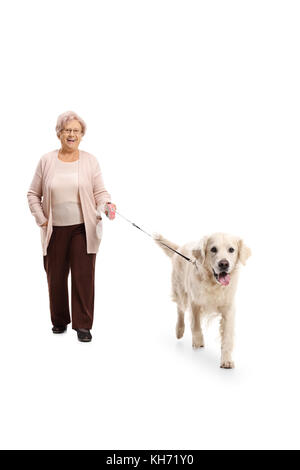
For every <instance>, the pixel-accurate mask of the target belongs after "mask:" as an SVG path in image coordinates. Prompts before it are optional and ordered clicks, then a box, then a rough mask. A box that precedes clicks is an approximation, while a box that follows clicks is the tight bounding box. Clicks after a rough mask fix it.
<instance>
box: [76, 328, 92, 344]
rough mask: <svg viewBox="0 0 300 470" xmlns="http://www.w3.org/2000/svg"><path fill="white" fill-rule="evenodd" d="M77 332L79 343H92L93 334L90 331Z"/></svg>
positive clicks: (80, 330) (81, 330)
mask: <svg viewBox="0 0 300 470" xmlns="http://www.w3.org/2000/svg"><path fill="white" fill-rule="evenodd" d="M76 331H77V338H78V341H81V342H82V343H89V342H90V341H92V335H91V332H90V330H85V329H83V328H82V329H81V328H80V329H79V330H76Z"/></svg>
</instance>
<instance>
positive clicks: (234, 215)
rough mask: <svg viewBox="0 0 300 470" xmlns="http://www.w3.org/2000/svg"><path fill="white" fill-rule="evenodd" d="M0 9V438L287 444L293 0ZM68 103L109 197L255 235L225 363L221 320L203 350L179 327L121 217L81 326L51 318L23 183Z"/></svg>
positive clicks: (293, 358) (147, 246) (293, 282)
mask: <svg viewBox="0 0 300 470" xmlns="http://www.w3.org/2000/svg"><path fill="white" fill-rule="evenodd" d="M0 23H1V24H0V43H1V49H2V50H1V62H2V63H1V69H2V72H1V90H0V93H1V113H0V119H1V122H0V125H1V131H2V132H1V134H2V139H1V165H2V171H1V214H2V229H1V254H2V256H1V271H2V280H1V292H2V295H1V340H0V347H1V351H0V353H1V387H0V394H1V399H0V407H1V410H0V413H1V420H0V428H1V429H0V430H1V438H0V442H1V447H2V448H6V449H76V448H78V449H249V448H250V449H254V448H256V449H263V448H270V449H276V448H284V449H288V448H299V437H298V429H299V419H300V413H299V396H300V386H299V385H300V384H299V362H300V361H299V331H300V319H299V313H300V312H299V300H298V299H299V291H300V288H299V270H300V258H299V235H300V233H299V228H298V210H299V209H298V207H299V204H298V188H299V178H300V176H299V172H298V158H299V109H300V107H299V104H300V103H299V99H300V92H299V90H300V87H299V83H300V67H299V44H300V42H299V41H300V29H299V24H300V8H299V2H297V1H287V0H285V1H275V0H272V1H264V0H259V1H255V0H251V1H242V0H237V1H212V0H210V1H191V0H184V1H183V0H182V1H177V0H173V1H167V0H159V1H156V0H151V1H144V0H139V1H131V0H128V1H127V0H124V1H114V0H109V1H99V0H97V1H96V0H95V1H91V0H86V1H85V2H82V1H77V0H72V1H66V0H60V1H54V0H52V1H51V2H50V1H48V2H46V1H43V2H41V1H34V0H27V1H26V2H23V1H10V2H2V3H1V11H0ZM70 109H71V110H74V111H76V112H77V113H78V114H79V115H81V116H82V117H83V119H84V120H85V121H86V122H87V126H88V130H87V134H86V136H85V137H84V139H83V141H82V143H81V149H83V150H86V151H88V152H90V153H93V154H94V155H96V156H97V158H98V160H99V163H100V166H101V168H102V171H103V175H104V181H105V183H106V187H107V189H108V190H109V191H110V193H111V194H112V199H113V201H114V202H115V203H116V204H117V206H118V209H119V211H120V212H121V213H122V214H123V215H125V216H126V217H128V218H129V219H131V220H133V221H134V222H136V223H137V224H138V225H141V226H142V227H144V228H145V229H146V230H149V231H151V232H160V233H162V234H163V235H164V236H166V237H167V238H169V239H170V240H172V241H175V242H177V243H179V244H180V243H185V242H187V241H191V240H198V239H200V238H201V237H202V236H203V235H206V234H209V233H211V232H213V231H216V230H217V231H222V232H229V233H233V234H236V235H238V236H241V237H243V238H244V240H245V241H246V243H247V244H248V245H249V246H250V247H251V249H252V252H253V256H252V258H250V259H249V262H248V264H247V265H246V267H245V268H243V269H242V272H241V278H240V284H239V289H238V294H237V325H236V347H235V352H234V359H235V362H236V369H235V370H232V371H228V370H222V369H220V368H219V360H220V343H219V338H218V324H217V322H213V323H212V325H211V326H210V327H209V328H208V329H207V330H206V333H205V338H206V348H205V349H204V350H199V351H193V350H192V347H191V333H190V329H189V327H188V326H187V328H186V334H185V336H184V338H183V339H182V340H180V341H178V340H177V339H176V338H175V323H176V306H175V304H174V303H172V302H171V299H170V290H171V286H170V275H171V263H170V260H169V259H168V258H167V257H166V256H165V255H164V253H163V252H162V251H161V250H160V249H159V248H158V247H157V246H156V245H155V244H154V243H153V242H152V240H151V239H150V238H148V237H147V236H146V235H144V234H143V233H142V232H140V231H138V230H137V229H135V228H134V227H132V226H130V225H129V224H128V223H127V222H126V221H124V220H123V219H121V218H119V217H118V218H117V219H116V220H115V221H113V222H110V221H108V220H107V219H106V220H105V221H104V237H103V241H102V244H101V247H100V250H99V252H98V255H97V261H96V265H97V270H96V297H95V322H94V328H93V330H92V333H93V341H92V343H90V344H81V343H79V342H78V341H77V337H76V333H75V332H74V331H72V330H71V328H69V330H68V332H67V334H64V335H61V336H59V335H53V334H52V333H51V323H50V314H49V301H48V290H47V289H48V288H47V282H46V275H45V272H44V269H43V264H42V248H41V243H40V233H39V228H38V226H37V225H36V224H35V220H34V218H33V217H32V216H31V214H30V211H29V208H28V205H27V198H26V193H27V191H28V189H29V185H30V182H31V179H32V177H33V174H34V170H35V168H36V165H37V162H38V160H39V158H40V157H41V156H42V155H43V154H44V153H47V152H49V151H51V150H53V149H55V148H59V144H60V142H59V141H58V139H57V138H56V135H55V130H54V129H55V124H56V119H57V116H58V115H59V114H60V113H62V112H64V111H66V110H70Z"/></svg>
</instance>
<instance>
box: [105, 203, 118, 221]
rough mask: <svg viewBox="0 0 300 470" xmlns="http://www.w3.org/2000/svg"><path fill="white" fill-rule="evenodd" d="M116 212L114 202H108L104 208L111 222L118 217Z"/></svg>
mask: <svg viewBox="0 0 300 470" xmlns="http://www.w3.org/2000/svg"><path fill="white" fill-rule="evenodd" d="M116 210H117V207H116V205H115V204H113V203H112V202H107V203H106V204H105V206H104V212H105V215H106V217H108V218H109V220H113V219H114V218H115V217H116Z"/></svg>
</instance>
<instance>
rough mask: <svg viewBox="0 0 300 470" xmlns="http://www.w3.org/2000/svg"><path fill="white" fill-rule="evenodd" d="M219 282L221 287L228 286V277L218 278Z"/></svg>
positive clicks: (227, 275)
mask: <svg viewBox="0 0 300 470" xmlns="http://www.w3.org/2000/svg"><path fill="white" fill-rule="evenodd" d="M219 281H220V283H221V284H222V285H223V286H228V284H229V283H230V276H229V274H226V275H225V276H219Z"/></svg>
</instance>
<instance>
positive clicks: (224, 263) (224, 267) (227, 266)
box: [218, 259, 229, 271]
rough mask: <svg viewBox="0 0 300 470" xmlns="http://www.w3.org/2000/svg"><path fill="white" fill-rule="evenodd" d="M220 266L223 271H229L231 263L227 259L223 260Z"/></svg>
mask: <svg viewBox="0 0 300 470" xmlns="http://www.w3.org/2000/svg"><path fill="white" fill-rule="evenodd" d="M218 266H219V268H220V269H221V270H222V271H227V270H228V268H229V262H228V261H227V259H221V261H219V263H218Z"/></svg>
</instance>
